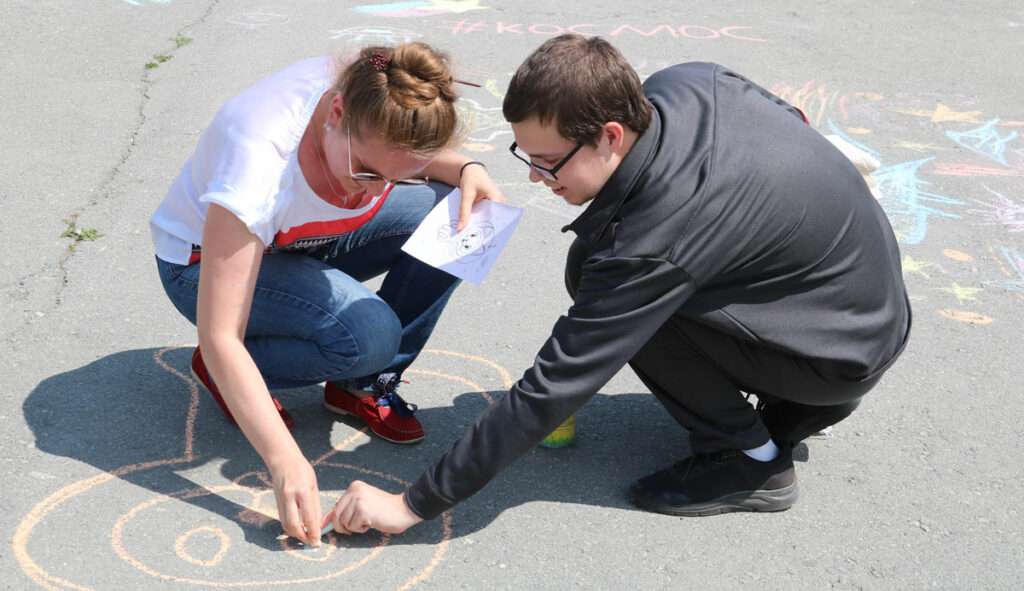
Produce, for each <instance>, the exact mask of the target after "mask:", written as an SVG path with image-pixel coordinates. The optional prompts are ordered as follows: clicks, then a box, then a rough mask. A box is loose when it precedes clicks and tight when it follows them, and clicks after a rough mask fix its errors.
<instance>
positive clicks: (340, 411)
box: [324, 402, 426, 445]
mask: <svg viewBox="0 0 1024 591" xmlns="http://www.w3.org/2000/svg"><path fill="white" fill-rule="evenodd" d="M324 408H326V409H327V410H329V411H331V412H333V413H334V414H338V415H342V416H347V417H355V418H356V419H359V420H360V421H363V419H362V417H360V416H359V415H357V414H356V413H354V412H349V411H347V410H345V409H343V408H341V407H337V406H333V405H330V404H328V403H326V402H324ZM363 423H364V424H365V423H366V421H363ZM367 427H369V425H367ZM370 433H373V434H374V435H376V436H377V437H380V438H381V439H383V440H384V441H387V442H389V443H394V444H397V445H412V444H414V443H419V442H421V441H423V439H424V437H426V435H424V436H421V437H419V438H418V439H406V440H405V441H398V440H395V439H391V438H390V437H385V436H383V435H381V434H380V433H378V432H376V431H374V430H373V429H370Z"/></svg>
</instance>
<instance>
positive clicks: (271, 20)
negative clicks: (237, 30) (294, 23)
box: [227, 10, 291, 30]
mask: <svg viewBox="0 0 1024 591" xmlns="http://www.w3.org/2000/svg"><path fill="white" fill-rule="evenodd" d="M290 20H291V17H290V16H289V15H287V14H282V13H280V12H274V11H272V10H251V11H248V12H241V13H238V14H236V15H233V16H230V17H228V19H227V22H229V23H231V24H232V25H237V26H239V27H244V28H246V29H250V30H252V29H260V28H263V27H269V26H271V25H284V24H287V23H288V22H289V21H290Z"/></svg>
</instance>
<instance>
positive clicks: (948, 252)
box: [942, 248, 974, 263]
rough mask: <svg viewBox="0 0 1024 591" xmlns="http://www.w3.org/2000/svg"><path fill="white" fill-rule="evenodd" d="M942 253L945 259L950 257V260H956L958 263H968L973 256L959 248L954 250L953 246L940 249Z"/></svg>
mask: <svg viewBox="0 0 1024 591" xmlns="http://www.w3.org/2000/svg"><path fill="white" fill-rule="evenodd" d="M942 255H943V256H945V257H946V258H947V259H951V260H954V261H957V262H958V263H968V262H970V261H973V260H974V257H972V256H971V255H969V254H967V253H966V252H963V251H961V250H956V249H953V248H946V249H943V250H942Z"/></svg>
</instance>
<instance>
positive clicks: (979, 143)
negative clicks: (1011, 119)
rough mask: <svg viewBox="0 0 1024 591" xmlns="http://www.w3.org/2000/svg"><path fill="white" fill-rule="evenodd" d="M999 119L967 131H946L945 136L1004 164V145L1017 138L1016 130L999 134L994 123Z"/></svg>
mask: <svg viewBox="0 0 1024 591" xmlns="http://www.w3.org/2000/svg"><path fill="white" fill-rule="evenodd" d="M998 123H999V119H991V120H989V121H988V122H986V123H985V124H984V125H982V126H981V127H976V128H974V129H971V130H969V131H963V132H958V131H947V132H946V137H948V138H949V139H951V140H953V141H954V142H956V143H957V144H959V145H961V146H963V147H965V148H967V149H968V150H970V151H972V152H974V153H975V154H978V155H980V156H984V157H985V158H988V159H990V160H994V161H996V162H998V163H999V164H1002V165H1003V166H1006V165H1007V164H1006V145H1007V144H1009V143H1010V142H1012V141H1013V140H1015V139H1017V132H1016V131H1011V132H1009V133H1007V134H1006V135H1000V134H999V130H998V129H996V125H997V124H998Z"/></svg>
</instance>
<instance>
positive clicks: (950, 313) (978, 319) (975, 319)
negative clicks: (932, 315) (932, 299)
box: [939, 308, 993, 326]
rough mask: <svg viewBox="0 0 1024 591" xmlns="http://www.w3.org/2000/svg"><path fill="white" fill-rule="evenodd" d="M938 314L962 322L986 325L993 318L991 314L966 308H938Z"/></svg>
mask: <svg viewBox="0 0 1024 591" xmlns="http://www.w3.org/2000/svg"><path fill="white" fill-rule="evenodd" d="M939 316H942V317H943V318H948V319H949V320H956V321H957V322H963V323H964V324H976V325H980V326H986V325H988V324H992V322H993V319H992V317H991V316H986V315H984V314H979V313H977V312H970V311H967V310H954V309H952V308H944V309H942V310H939Z"/></svg>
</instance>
